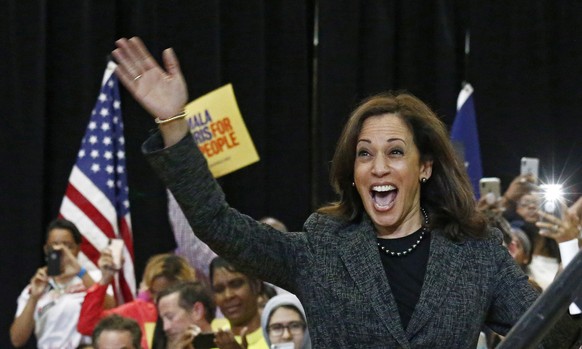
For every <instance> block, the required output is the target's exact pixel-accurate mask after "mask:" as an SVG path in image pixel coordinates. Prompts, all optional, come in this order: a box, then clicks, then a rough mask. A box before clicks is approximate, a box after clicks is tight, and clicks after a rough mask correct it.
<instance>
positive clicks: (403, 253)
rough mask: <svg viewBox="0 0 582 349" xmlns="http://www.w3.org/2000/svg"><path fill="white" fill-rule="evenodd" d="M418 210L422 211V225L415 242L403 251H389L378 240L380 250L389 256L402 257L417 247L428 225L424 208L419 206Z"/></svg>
mask: <svg viewBox="0 0 582 349" xmlns="http://www.w3.org/2000/svg"><path fill="white" fill-rule="evenodd" d="M420 210H421V211H422V215H423V216H424V224H423V225H422V232H421V233H420V236H419V237H418V240H416V242H415V243H414V244H412V246H411V247H409V248H408V249H406V250H404V251H400V252H396V251H390V250H389V249H387V248H386V247H385V246H382V245H380V242H378V247H379V248H380V250H381V251H383V252H384V253H386V254H387V255H389V256H395V257H401V256H402V257H404V256H406V255H407V254H409V253H412V251H414V250H415V249H416V248H417V247H418V245H419V244H420V242H421V241H422V238H424V234H426V231H427V227H428V214H427V213H426V211H425V210H424V208H422V207H421V208H420Z"/></svg>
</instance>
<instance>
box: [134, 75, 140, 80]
mask: <svg viewBox="0 0 582 349" xmlns="http://www.w3.org/2000/svg"><path fill="white" fill-rule="evenodd" d="M139 78H141V74H139V75H138V76H136V77H135V78H133V81H137V80H139Z"/></svg>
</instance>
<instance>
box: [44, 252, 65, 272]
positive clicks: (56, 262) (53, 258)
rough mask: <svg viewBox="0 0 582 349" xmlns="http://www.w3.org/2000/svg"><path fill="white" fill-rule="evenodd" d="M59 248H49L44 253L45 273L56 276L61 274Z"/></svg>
mask: <svg viewBox="0 0 582 349" xmlns="http://www.w3.org/2000/svg"><path fill="white" fill-rule="evenodd" d="M61 256H62V251H61V250H55V249H52V248H50V249H49V250H48V252H47V255H46V265H47V275H48V276H57V275H61Z"/></svg>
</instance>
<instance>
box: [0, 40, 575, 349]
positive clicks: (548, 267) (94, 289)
mask: <svg viewBox="0 0 582 349" xmlns="http://www.w3.org/2000/svg"><path fill="white" fill-rule="evenodd" d="M116 44H117V49H116V50H114V51H113V56H114V57H115V59H116V60H117V62H118V63H119V65H118V68H117V71H116V74H117V75H118V77H119V79H120V81H121V82H122V83H123V84H124V86H125V87H126V89H127V90H128V91H129V92H130V93H131V94H132V95H133V96H134V98H135V99H136V100H137V101H138V102H139V103H140V104H141V105H142V106H143V107H144V108H145V109H146V110H147V111H148V112H149V113H150V114H151V115H152V116H153V117H154V118H155V122H156V123H157V124H158V127H159V132H157V133H155V134H153V135H152V136H150V138H149V139H147V140H146V142H145V143H144V145H143V148H142V149H143V152H144V154H145V156H146V158H147V159H148V161H149V162H150V163H151V165H152V167H153V168H154V170H155V171H156V173H157V174H158V176H159V177H160V178H161V179H162V180H163V181H164V183H165V184H166V185H167V187H168V188H169V190H170V191H171V192H172V194H173V196H174V197H175V199H176V201H177V202H178V204H179V205H180V207H181V209H182V211H183V213H184V215H185V217H186V218H187V219H188V222H189V224H190V226H191V227H192V229H193V231H194V232H196V239H200V240H201V241H203V242H205V243H206V244H207V245H208V246H210V248H212V250H213V251H215V252H216V253H217V254H218V256H216V257H214V258H213V259H212V261H209V264H208V274H207V276H208V281H206V278H202V277H200V275H197V274H200V269H201V267H200V265H193V263H191V262H190V263H189V261H188V259H187V258H183V257H180V256H178V255H176V254H162V255H157V256H153V257H152V258H151V259H150V260H149V261H148V264H147V266H146V270H145V272H144V276H143V281H142V285H141V286H142V287H141V292H140V295H139V296H138V297H137V298H136V300H134V301H133V302H130V303H127V304H123V305H116V304H115V303H114V301H113V298H112V297H111V293H110V291H108V289H110V284H111V281H112V279H113V276H114V274H115V269H114V268H113V267H112V265H113V264H112V257H111V253H110V251H108V250H107V249H106V250H104V251H102V254H101V258H100V260H99V268H100V271H96V272H87V271H86V270H85V269H84V268H83V267H82V266H80V265H79V263H78V261H77V260H76V253H78V250H79V243H80V239H79V237H80V234H79V232H78V230H77V229H76V227H74V225H72V224H71V223H70V222H68V221H65V220H62V219H61V220H57V221H55V223H51V225H49V228H48V230H47V242H46V246H45V249H46V250H47V252H48V251H49V250H50V249H57V250H61V251H62V253H63V256H64V257H63V259H62V262H61V272H60V274H58V275H51V276H49V275H47V268H46V267H43V268H40V269H39V270H38V271H37V273H36V274H35V275H34V276H33V278H32V279H31V281H30V284H29V285H28V286H27V287H26V288H25V290H24V291H23V292H22V294H21V295H20V297H19V299H18V311H17V314H16V317H15V320H14V323H13V325H12V327H11V329H10V335H11V339H12V342H13V344H14V345H15V346H21V345H23V344H25V343H26V341H27V340H28V339H29V337H31V335H32V333H33V332H34V333H35V336H36V338H37V343H38V347H39V348H43V349H44V348H71V349H72V348H78V347H82V346H86V347H89V346H90V345H92V346H93V348H99V349H112V348H117V349H119V348H154V349H158V348H159V349H162V348H165V349H174V348H176V349H182V348H188V349H204V348H223V349H238V348H249V349H264V348H266V349H269V348H271V349H275V348H279V349H283V348H285V349H287V348H289V349H291V348H293V349H304V348H311V347H312V346H313V347H316V348H364V347H366V348H396V347H399V348H400V347H401V348H476V347H477V344H478V340H479V338H483V336H484V335H483V333H487V334H489V336H488V337H489V342H490V343H489V345H494V342H495V341H498V340H499V336H504V335H506V334H507V333H508V332H509V330H510V329H511V328H512V326H513V325H514V324H515V323H516V322H517V321H518V319H519V318H520V317H521V316H522V315H523V314H524V313H525V312H526V310H527V309H528V308H529V307H530V306H531V305H532V304H533V302H534V301H535V300H536V299H537V297H538V296H539V294H540V292H543V290H544V289H545V288H547V287H548V285H549V284H550V283H551V282H552V280H553V279H554V278H555V277H556V275H557V274H558V273H559V269H560V268H561V267H563V266H565V265H567V263H568V262H569V261H570V260H571V259H572V256H573V255H575V253H577V252H578V250H579V249H580V241H579V239H580V229H581V228H580V218H581V217H582V199H579V200H578V201H576V202H575V203H574V204H572V205H571V206H570V207H566V206H565V205H564V206H563V207H562V213H563V214H562V215H561V216H560V217H557V216H555V215H552V214H549V213H544V212H541V211H540V210H539V209H538V207H539V204H540V203H539V200H540V196H539V195H538V188H537V185H536V184H537V179H536V178H534V177H532V176H530V175H523V176H518V177H516V178H515V180H514V181H512V182H511V184H510V185H509V186H508V189H507V191H506V192H505V193H504V194H503V195H502V196H501V197H500V198H498V199H495V200H488V198H486V197H483V198H481V200H479V201H476V200H475V196H474V193H473V191H472V189H471V184H470V181H469V179H468V177H467V173H466V171H465V168H464V167H463V164H462V162H461V161H459V160H458V158H457V155H456V153H455V151H454V147H453V146H452V144H451V142H450V141H449V137H448V133H447V130H446V128H445V125H444V124H443V123H442V121H440V120H439V118H438V117H437V116H436V115H435V114H434V113H433V112H432V111H431V110H430V108H429V107H428V106H427V105H426V104H424V103H423V102H422V101H421V100H419V99H418V98H416V97H414V96H412V95H411V94H408V93H385V94H381V95H377V96H373V97H370V98H368V99H366V100H364V101H363V102H362V103H361V104H360V105H359V106H358V107H357V108H356V109H355V110H354V111H353V112H352V114H351V116H350V118H349V120H348V121H347V123H346V125H345V127H344V130H343V132H342V134H341V136H340V139H339V141H338V145H337V148H336V152H335V154H334V157H333V160H332V163H331V169H330V173H331V176H330V180H331V185H332V186H333V188H334V189H335V191H336V193H337V195H338V200H337V201H336V202H333V203H330V204H328V205H326V206H324V207H322V208H320V209H319V210H318V211H317V212H316V213H314V214H313V215H311V216H310V217H309V218H308V220H307V221H306V223H305V225H304V229H305V230H304V231H303V232H286V228H284V226H277V225H275V224H273V223H272V222H269V221H265V222H259V221H255V220H254V219H252V218H250V217H248V216H246V215H243V214H241V213H239V212H238V211H237V210H235V209H233V208H231V207H230V206H229V205H228V203H227V202H226V200H225V196H224V193H223V192H222V190H221V188H220V186H219V185H218V183H217V182H216V181H215V179H214V178H213V177H212V175H211V173H210V171H209V170H208V166H207V164H206V160H205V159H204V157H203V155H202V154H201V153H200V151H199V149H198V147H197V146H196V144H195V143H194V140H193V139H192V137H190V136H189V130H188V125H187V123H186V121H185V119H184V117H185V116H186V115H185V113H184V112H183V108H184V105H185V104H186V102H187V101H188V94H187V88H186V83H185V81H184V78H183V75H182V74H181V71H180V66H179V63H178V60H177V57H176V56H175V55H174V52H173V51H172V50H171V49H168V50H166V51H164V52H163V61H164V67H161V66H160V65H159V64H158V63H157V62H156V61H155V60H154V59H153V57H152V56H151V54H150V53H149V52H148V50H147V48H146V47H145V46H144V45H143V43H142V42H141V40H140V39H139V38H131V39H129V40H127V39H120V40H118V41H117V42H116ZM197 241H198V240H196V241H194V242H193V243H194V244H197V243H198V242H197ZM179 244H180V243H179ZM188 244H190V243H188ZM188 246H189V245H188ZM188 246H181V248H182V250H184V248H185V250H189V249H194V247H188ZM179 249H180V248H179ZM267 282H268V283H267ZM272 285H277V286H278V287H280V288H282V289H284V290H286V291H285V292H283V291H282V290H281V289H277V288H274V287H273V286H272ZM575 314H576V311H575V309H573V308H572V307H571V308H570V309H569V310H568V311H564V313H563V314H560V315H561V316H560V319H559V321H558V322H557V324H556V325H555V326H554V328H553V329H552V330H551V331H550V332H549V334H548V336H547V337H546V338H545V339H544V341H543V342H542V344H543V345H545V347H551V348H578V347H580V345H581V344H582V342H581V341H582V325H581V321H580V319H577V318H576V317H575V316H576V315H575ZM217 315H218V316H217ZM71 319H75V321H72V320H71Z"/></svg>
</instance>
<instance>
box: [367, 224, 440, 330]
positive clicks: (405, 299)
mask: <svg viewBox="0 0 582 349" xmlns="http://www.w3.org/2000/svg"><path fill="white" fill-rule="evenodd" d="M422 229H423V228H420V229H419V230H417V231H416V232H414V233H412V234H410V235H408V236H405V237H403V238H398V239H380V238H378V239H377V240H378V243H380V245H381V246H384V247H385V248H387V249H389V250H390V251H397V252H399V251H405V250H407V249H409V248H410V247H412V245H414V244H415V243H416V241H418V238H419V237H420V235H421V234H422ZM429 249H430V231H427V232H426V233H425V234H424V237H423V239H422V240H421V242H420V243H419V244H418V245H417V246H416V248H415V249H414V250H412V252H410V253H407V254H406V255H404V256H403V255H401V256H389V255H387V254H386V253H385V252H384V251H382V250H381V249H380V247H378V250H379V251H380V258H381V259H382V264H383V265H384V271H385V272H386V277H387V278H388V282H389V283H390V288H391V289H392V294H393V295H394V299H395V301H396V305H397V306H398V313H399V314H400V321H402V327H403V328H404V329H406V327H408V322H409V321H410V318H411V317H412V313H413V312H414V307H415V306H416V303H418V300H419V298H420V291H421V290H422V284H423V282H424V274H425V272H426V264H427V262H428V252H429Z"/></svg>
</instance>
